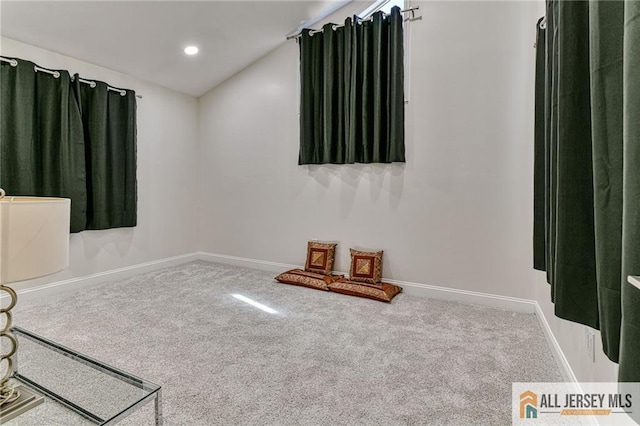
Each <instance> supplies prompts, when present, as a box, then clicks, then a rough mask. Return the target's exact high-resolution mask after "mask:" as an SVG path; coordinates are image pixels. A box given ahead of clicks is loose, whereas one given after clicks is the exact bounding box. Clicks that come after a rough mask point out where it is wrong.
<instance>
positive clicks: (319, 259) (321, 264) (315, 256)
mask: <svg viewBox="0 0 640 426" xmlns="http://www.w3.org/2000/svg"><path fill="white" fill-rule="evenodd" d="M336 246H337V244H335V243H317V242H315V241H309V243H308V244H307V262H306V263H305V265H304V270H305V271H308V272H316V273H318V274H324V275H329V274H330V273H331V271H333V260H334V258H335V254H336Z"/></svg>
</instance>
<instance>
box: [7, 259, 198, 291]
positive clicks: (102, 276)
mask: <svg viewBox="0 0 640 426" xmlns="http://www.w3.org/2000/svg"><path fill="white" fill-rule="evenodd" d="M199 259H200V258H199V257H198V254H197V253H190V254H185V255H181V256H174V257H167V258H165V259H160V260H154V261H151V262H146V263H140V264H138V265H133V266H127V267H124V268H118V269H113V270H111V271H106V272H99V273H97V274H91V275H86V276H84V277H78V278H71V279H68V280H63V281H57V282H54V283H50V284H44V285H41V286H37V287H32V288H27V289H24V290H19V291H18V292H17V293H18V297H19V299H20V301H21V302H26V301H29V300H34V299H38V298H41V297H47V296H52V295H55V294H59V293H61V292H63V291H69V290H76V289H79V288H83V287H87V286H90V285H94V284H99V283H103V282H106V281H113V280H123V279H127V278H130V277H133V276H135V275H138V274H144V273H146V272H151V271H155V270H158V269H162V268H168V267H171V266H177V265H181V264H183V263H189V262H193V261H196V260H199Z"/></svg>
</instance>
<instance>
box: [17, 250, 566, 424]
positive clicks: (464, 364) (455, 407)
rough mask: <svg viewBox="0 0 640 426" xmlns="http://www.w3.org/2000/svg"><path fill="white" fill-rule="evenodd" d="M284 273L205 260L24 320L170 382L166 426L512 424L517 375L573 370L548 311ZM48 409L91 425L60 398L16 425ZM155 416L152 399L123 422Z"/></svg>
mask: <svg viewBox="0 0 640 426" xmlns="http://www.w3.org/2000/svg"><path fill="white" fill-rule="evenodd" d="M274 275H275V274H273V273H270V272H264V271H258V270H251V269H246V268H239V267H232V266H226V265H219V264H214V263H206V262H194V263H190V264H187V265H182V266H179V267H175V268H169V269H164V270H161V271H157V272H153V273H149V274H145V275H140V276H137V277H134V278H130V279H127V280H124V281H120V282H115V283H111V284H108V285H100V286H94V287H89V288H84V289H81V290H79V291H76V292H67V293H63V294H60V295H58V296H55V297H52V298H47V299H42V300H37V301H33V302H29V303H26V302H25V303H22V302H21V303H19V304H18V306H17V307H16V309H15V311H14V312H15V314H14V321H15V324H17V325H19V326H21V327H23V328H26V329H28V330H31V331H33V332H35V333H38V334H40V335H42V336H45V337H47V338H49V339H51V340H54V341H57V342H59V343H60V344H62V345H65V346H67V347H70V348H73V349H75V350H77V351H79V352H82V353H84V354H86V355H89V356H91V357H93V358H96V359H98V360H100V361H103V362H105V363H108V364H111V365H113V366H115V367H118V368H121V369H123V370H125V371H129V372H131V373H133V374H135V375H137V376H140V377H142V378H144V379H147V380H150V381H153V382H155V383H158V384H160V385H162V386H163V399H164V401H163V409H164V419H165V424H166V425H235V424H242V425H294V424H296V425H298V424H304V425H333V424H353V425H400V424H403V425H404V424H406V425H430V424H433V425H447V424H450V425H507V424H510V423H511V383H512V382H526V381H534V382H544V381H561V380H562V378H561V376H560V373H559V371H558V368H557V365H556V364H555V361H554V359H553V357H552V354H551V352H550V350H549V348H548V346H547V343H546V341H545V339H544V337H543V335H542V331H541V329H540V327H539V325H538V322H537V320H536V318H535V316H534V315H527V314H516V313H512V312H507V311H502V310H497V309H490V308H484V307H479V306H472V305H464V304H459V303H453V302H447V301H441V300H431V299H425V298H419V297H413V296H408V295H405V294H400V295H399V296H398V297H396V299H395V300H394V301H393V303H392V304H385V303H381V302H376V301H370V300H367V299H360V298H355V297H350V296H345V295H340V294H334V293H329V292H322V291H318V290H311V289H306V288H301V287H294V286H289V285H284V284H279V283H277V282H275V281H274V280H273V276H274ZM233 294H240V295H243V296H246V297H248V298H251V299H253V300H255V301H257V302H260V303H262V304H264V305H266V306H268V307H270V308H272V309H274V310H276V311H277V313H267V312H264V311H262V310H259V309H257V308H255V307H254V306H251V305H249V304H246V303H245V302H243V301H241V300H238V299H237V298H235V297H233V296H232V295H233ZM44 410H49V411H50V412H53V411H56V410H58V411H59V412H60V415H61V417H60V423H59V424H61V425H65V426H69V425H71V424H84V423H81V422H80V419H78V418H76V417H74V416H69V415H63V413H64V411H63V410H59V408H58V407H57V406H56V404H55V403H53V402H47V403H45V404H43V405H42V406H40V407H38V408H36V409H34V410H32V411H31V412H29V413H27V414H25V415H23V416H21V417H19V418H17V419H15V420H13V421H11V423H10V424H12V425H16V426H17V425H38V426H40V425H42V424H43V423H42V421H41V416H42V415H43V413H44ZM65 416H66V417H65ZM153 420H154V417H153V404H148V405H146V406H145V407H144V408H143V409H141V410H139V411H137V412H136V413H134V414H133V415H132V416H131V417H129V418H127V419H125V421H123V422H122V424H126V425H146V424H148V425H152V424H153Z"/></svg>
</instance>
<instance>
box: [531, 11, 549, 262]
mask: <svg viewBox="0 0 640 426" xmlns="http://www.w3.org/2000/svg"><path fill="white" fill-rule="evenodd" d="M543 21H544V18H540V19H539V20H538V23H537V24H536V29H537V35H536V82H535V88H536V89H535V96H536V102H535V127H534V132H535V134H534V139H535V155H534V163H535V164H534V166H533V170H534V181H535V184H534V188H535V191H536V193H535V196H534V197H533V203H534V206H533V232H534V233H533V267H534V269H537V270H539V271H544V270H546V253H545V241H546V238H545V233H546V228H545V225H544V223H545V185H544V182H545V162H544V160H545V155H544V152H545V151H544V147H545V144H544V138H545V129H544V123H545V121H544V119H545V105H546V102H545V60H546V57H545V52H546V49H545V48H544V46H545V44H546V23H543ZM538 46H541V47H538Z"/></svg>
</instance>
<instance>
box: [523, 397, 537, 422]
mask: <svg viewBox="0 0 640 426" xmlns="http://www.w3.org/2000/svg"><path fill="white" fill-rule="evenodd" d="M520 418H521V419H537V418H538V395H537V394H535V393H533V392H531V391H529V390H528V391H526V392H523V393H522V394H520Z"/></svg>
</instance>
